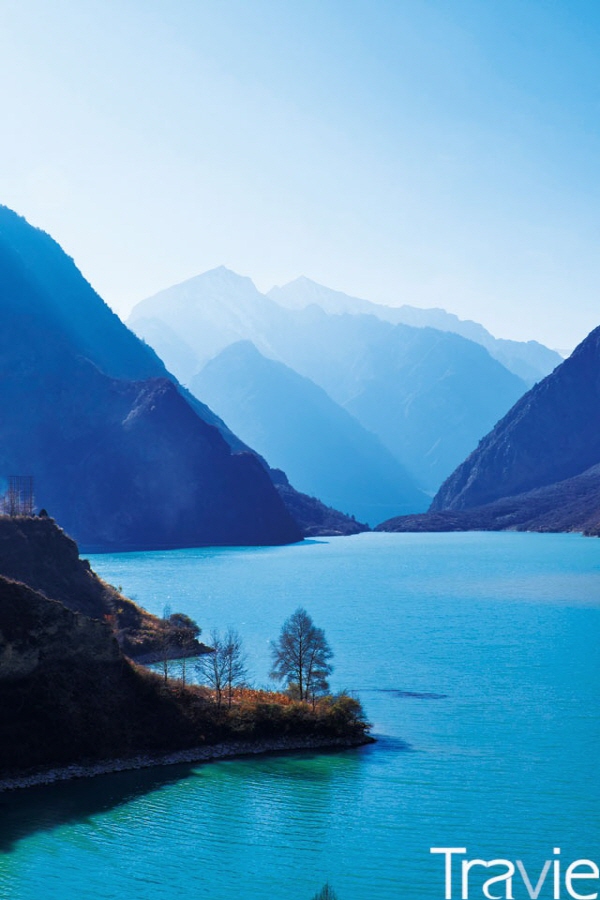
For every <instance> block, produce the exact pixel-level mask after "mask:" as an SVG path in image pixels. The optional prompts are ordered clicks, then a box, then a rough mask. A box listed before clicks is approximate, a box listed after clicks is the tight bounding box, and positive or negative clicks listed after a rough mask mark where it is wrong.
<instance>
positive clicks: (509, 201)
mask: <svg viewBox="0 0 600 900" xmlns="http://www.w3.org/2000/svg"><path fill="white" fill-rule="evenodd" d="M0 76H1V78H2V82H1V83H2V91H1V92H0V122H1V127H2V132H3V133H2V140H1V141H0V203H4V204H5V205H7V206H10V207H11V208H12V209H15V210H16V211H17V212H19V213H21V214H22V215H24V216H25V217H26V218H27V219H28V220H29V221H30V222H31V223H32V224H34V225H37V226H39V227H41V228H43V229H44V230H46V231H48V232H50V234H52V236H53V237H54V238H55V239H56V240H57V241H58V242H59V243H60V244H61V246H62V247H63V248H64V249H65V250H66V252H67V253H68V254H69V255H70V256H72V257H73V258H74V259H75V261H76V263H77V265H78V266H79V268H80V269H81V271H82V272H83V274H84V275H85V276H86V278H87V279H88V280H89V281H90V282H91V283H92V284H93V286H94V287H95V288H96V290H97V291H98V292H99V293H100V294H101V295H102V296H103V297H104V299H105V300H106V301H107V302H108V303H109V304H110V305H111V306H112V307H113V309H115V311H116V312H118V313H119V314H120V315H121V316H122V317H125V316H126V315H127V314H128V312H129V310H130V309H131V308H132V306H133V305H134V304H135V303H136V302H138V301H139V300H142V299H143V298H144V297H147V296H149V295H152V294H154V293H156V292H157V291H159V290H161V289H163V288H166V287H169V286H170V285H172V284H175V283H178V282H181V281H184V280H185V279H187V278H191V277H193V276H194V275H197V274H199V273H201V272H203V271H206V270H207V269H211V268H214V267H216V266H219V265H226V266H228V267H229V268H232V269H234V270H235V271H236V272H239V273H240V274H242V275H248V276H250V277H251V278H252V279H253V281H254V282H255V284H256V285H257V287H258V288H259V289H260V290H267V289H268V288H269V287H271V286H273V285H275V284H279V285H281V284H285V283H286V282H288V281H291V280H292V279H294V278H297V277H298V276H300V275H305V276H307V277H309V278H311V279H313V280H315V281H318V282H320V283H322V284H325V285H327V286H328V287H331V288H334V289H337V290H341V291H345V292H346V293H349V294H352V295H354V296H359V297H365V298H367V299H370V300H373V301H376V302H380V303H387V304H390V305H401V304H403V303H407V304H411V305H414V306H421V307H430V306H439V307H443V308H445V309H447V310H449V311H451V312H454V313H456V314H457V315H459V316H460V317H461V318H470V319H474V320H475V321H478V322H481V323H482V324H483V325H485V326H486V327H487V328H488V329H489V330H490V331H491V332H492V333H493V334H495V335H496V336H497V337H509V338H515V339H519V340H530V339H536V340H540V341H542V342H543V343H546V344H548V345H549V346H551V347H558V348H564V349H570V348H572V347H573V346H575V345H576V344H577V343H578V342H579V341H580V340H582V339H583V338H584V337H585V335H586V334H587V333H588V332H589V331H590V330H591V329H592V328H594V327H596V326H597V325H600V253H599V248H600V202H599V201H600V177H599V174H600V173H599V166H600V3H598V2H597V0H561V2H557V0H535V2H532V0H368V2H365V0H52V2H49V0H0Z"/></svg>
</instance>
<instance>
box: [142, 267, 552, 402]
mask: <svg viewBox="0 0 600 900" xmlns="http://www.w3.org/2000/svg"><path fill="white" fill-rule="evenodd" d="M267 296H268V297H270V298H271V299H272V300H275V301H276V302H277V303H279V304H280V305H281V306H284V307H286V308H287V309H295V310H299V309H305V308H306V307H307V306H310V305H311V304H316V305H317V306H320V307H321V308H322V309H323V310H325V312H328V313H334V314H336V315H340V314H342V313H353V314H363V315H372V316H377V318H379V319H383V320H385V321H386V322H392V324H394V325H397V324H403V325H412V326H413V327H416V328H436V329H438V330H439V331H451V332H453V333H455V334H460V335H461V336H462V337H465V338H468V340H470V341H475V342H476V343H478V344H481V345H482V347H485V348H486V350H487V351H488V352H489V353H490V355H491V356H493V357H494V359H497V360H498V361H499V362H500V363H502V365H503V366H506V368H507V369H508V370H509V371H511V372H513V373H514V374H515V375H518V376H519V378H522V379H523V381H525V382H526V383H527V384H528V385H533V384H534V383H535V382H536V381H539V380H540V378H544V377H545V376H546V375H548V374H549V373H550V372H551V371H552V370H553V369H555V368H556V366H558V365H560V363H561V362H562V357H561V356H560V355H559V354H558V353H557V352H556V351H555V350H550V349H549V348H548V347H545V346H544V345H543V344H540V343H538V342H537V341H526V342H523V341H509V340H504V339H502V338H495V337H493V335H491V334H490V333H489V331H487V330H486V329H485V328H484V327H483V326H482V325H479V324H478V323H477V322H471V321H469V320H463V319H459V318H458V316H455V315H453V314H452V313H448V312H446V310H444V309H419V308H418V307H416V306H398V307H396V306H384V305H383V304H379V303H372V302H371V301H370V300H361V299H360V298H359V297H351V296H349V295H348V294H344V293H343V292H342V291H334V290H331V289H330V288H327V287H324V286H323V285H321V284H317V283H316V282H315V281H311V280H310V279H309V278H305V277H301V278H297V279H296V280H295V281H291V282H290V283H289V284H286V285H283V287H274V288H272V289H271V290H270V291H268V292H267ZM150 343H152V342H150Z"/></svg>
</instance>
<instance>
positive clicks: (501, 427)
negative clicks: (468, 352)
mask: <svg viewBox="0 0 600 900" xmlns="http://www.w3.org/2000/svg"><path fill="white" fill-rule="evenodd" d="M599 409H600V328H596V329H595V330H594V331H592V332H591V334H590V335H588V337H587V338H586V339H585V340H584V341H583V342H582V343H581V344H580V345H579V346H578V347H577V348H576V349H575V350H574V352H573V354H572V355H571V356H570V358H569V359H567V360H565V361H564V362H563V363H562V365H561V366H559V367H558V368H557V369H556V370H555V371H554V372H553V373H552V374H551V375H549V376H548V377H547V378H545V379H544V380H543V381H541V382H540V383H539V384H537V385H535V386H534V387H533V388H532V389H531V390H530V391H529V392H528V393H527V394H525V396H524V397H522V398H521V399H520V400H519V401H518V402H517V403H516V404H515V405H514V406H513V408H512V409H511V410H510V411H509V412H508V413H507V414H506V415H505V416H504V417H503V418H502V420H501V421H500V422H498V424H497V425H496V426H495V427H494V428H493V429H492V430H491V431H490V433H489V434H488V435H486V436H485V437H484V438H483V440H481V441H480V443H479V445H478V447H477V449H476V450H474V451H473V453H471V454H470V456H469V457H468V458H467V459H466V460H465V461H464V462H463V463H462V464H461V465H460V466H459V467H458V468H457V469H456V470H455V472H453V473H452V475H451V476H450V477H449V478H448V479H447V480H446V481H445V483H444V484H443V485H442V487H441V488H440V490H439V491H438V493H437V495H436V497H435V498H434V500H433V503H432V505H431V510H430V512H429V513H427V514H425V515H423V516H414V517H409V518H408V519H402V518H399V519H393V520H392V521H391V522H386V523H384V524H383V525H382V526H381V528H382V529H383V530H392V531H400V530H401V531H404V530H407V531H413V530H434V531H438V530H442V531H444V530H470V529H479V528H482V529H488V530H489V529H492V530H497V529H504V528H511V529H519V530H525V529H527V530H536V531H586V532H588V533H592V534H597V533H598V532H599V531H600V428H599V427H598V410H599Z"/></svg>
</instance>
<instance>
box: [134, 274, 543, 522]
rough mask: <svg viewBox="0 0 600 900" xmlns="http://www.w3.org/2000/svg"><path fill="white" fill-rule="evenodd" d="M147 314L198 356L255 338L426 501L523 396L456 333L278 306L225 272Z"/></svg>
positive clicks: (140, 311) (517, 383) (200, 280)
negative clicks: (370, 439) (343, 415)
mask: <svg viewBox="0 0 600 900" xmlns="http://www.w3.org/2000/svg"><path fill="white" fill-rule="evenodd" d="M149 314H152V317H153V319H154V322H155V324H154V326H153V327H154V333H155V334H158V333H159V332H160V323H163V324H164V325H165V334H166V335H167V337H166V338H165V340H168V341H169V344H170V346H171V348H174V347H175V340H174V339H173V334H174V335H175V338H176V340H177V341H182V342H185V344H186V345H187V346H188V347H189V348H191V350H192V351H193V352H195V353H196V355H197V358H198V360H200V359H201V358H202V359H204V360H206V359H207V357H209V356H210V357H211V358H213V357H215V356H217V355H218V353H220V352H221V351H222V350H223V349H224V346H225V344H226V342H227V341H229V344H231V343H235V342H236V341H237V340H238V339H240V338H241V339H245V340H249V341H252V343H253V344H254V345H255V347H256V348H257V349H258V350H259V351H260V353H261V354H263V356H266V357H269V358H270V359H272V360H276V361H278V362H280V363H283V364H285V365H286V366H288V368H291V369H293V370H294V371H295V372H296V373H297V374H298V375H302V376H304V377H305V378H309V379H310V380H311V381H312V382H314V383H315V384H316V385H318V386H319V387H321V388H322V389H323V390H325V391H326V392H327V394H329V397H330V398H331V399H332V400H334V401H335V402H336V403H337V404H338V406H343V407H344V408H345V409H346V410H347V411H348V412H349V413H351V414H352V415H353V416H354V417H355V418H356V419H358V421H359V422H360V424H361V425H362V426H363V428H365V429H367V431H371V432H373V433H374V434H375V435H376V436H377V437H379V439H380V441H381V442H382V443H383V444H384V446H385V447H386V448H387V450H388V451H389V452H390V453H391V454H392V455H393V456H394V457H395V458H396V460H397V462H398V463H399V464H400V465H401V466H402V467H403V468H405V469H406V470H408V472H409V474H410V476H411V477H412V478H413V479H415V480H416V481H417V482H418V485H419V487H420V488H421V489H423V490H425V491H427V492H428V493H429V494H430V495H433V494H434V493H435V491H436V490H437V489H438V487H439V486H440V484H441V483H442V481H443V480H444V478H446V477H447V476H448V474H449V473H450V472H452V470H453V469H454V468H455V467H456V465H458V463H459V462H460V461H461V460H462V459H464V458H465V456H466V455H467V454H468V453H469V452H470V451H471V450H472V449H473V447H475V446H476V444H477V441H478V440H479V439H480V438H481V437H482V435H484V434H485V433H486V432H487V431H488V430H489V429H490V428H491V427H492V426H493V424H494V423H495V422H496V421H497V420H498V419H499V418H500V417H501V416H502V415H504V413H505V412H506V411H507V409H509V408H510V407H511V405H512V404H513V403H514V402H515V400H516V399H517V398H518V397H519V396H521V395H522V394H523V393H524V392H525V390H526V385H525V383H524V382H523V381H522V380H521V379H519V378H518V377H517V376H515V375H514V374H513V373H511V372H509V371H508V370H507V369H506V368H505V367H504V366H502V365H501V364H500V363H498V362H497V361H496V360H494V359H492V357H491V356H490V355H489V353H488V352H487V351H486V350H485V349H484V348H482V347H481V346H480V345H479V344H477V343H474V342H473V341H469V340H467V339H465V338H462V337H460V336H459V335H456V334H453V333H450V332H447V331H439V330H435V329H431V328H414V327H412V326H407V325H402V324H398V325H394V324H392V323H391V322H388V321H384V320H383V319H381V318H378V317H377V316H375V315H371V314H368V315H366V314H364V313H362V312H360V311H357V312H354V313H351V314H350V313H343V314H342V313H339V314H338V313H337V312H332V313H327V312H325V311H324V310H323V309H322V308H321V307H320V306H318V305H316V304H314V303H313V304H312V305H309V306H306V307H305V308H302V309H288V308H284V307H283V306H280V305H279V304H278V303H276V302H275V301H274V300H273V299H272V298H268V297H264V296H263V295H262V294H260V293H259V292H258V291H257V290H256V288H255V287H254V285H252V282H250V280H249V279H247V278H242V277H241V276H239V275H236V274H235V273H233V272H228V271H227V270H225V269H215V270H213V271H211V272H207V273H205V274H204V275H200V276H198V277H197V278H194V279H191V280H190V281H189V282H186V283H185V284H183V285H177V286H176V287H174V288H171V289H169V290H167V291H163V292H162V293H161V294H159V295H156V296H155V297H153V298H150V299H149V300H145V301H142V303H140V304H138V306H137V307H136V308H135V310H134V311H133V313H132V315H131V317H130V320H129V321H130V323H131V325H132V327H134V328H138V325H139V323H140V322H141V323H143V322H146V323H147V322H148V321H149V320H148V318H147V316H148V315H149ZM139 333H140V334H144V332H143V331H140V332H139ZM145 334H146V335H147V336H148V339H149V337H150V332H149V331H146V332H145ZM234 335H235V336H236V337H235V340H234V339H233V337H234ZM196 341H197V342H198V343H196ZM156 348H157V349H160V348H161V344H159V343H157V344H156ZM188 359H189V353H187V351H186V360H188ZM205 364H206V363H205ZM172 365H175V361H173V363H172ZM183 367H186V368H187V362H186V363H183V362H182V368H183ZM192 382H193V383H194V385H195V390H196V392H197V393H198V395H199V396H202V393H201V391H202V389H201V388H200V387H198V384H199V383H198V382H197V381H194V380H193V379H191V380H190V381H189V383H190V384H191V383H192ZM240 414H241V413H240ZM282 440H283V438H282ZM411 502H412V501H411ZM417 508H418V507H415V509H417Z"/></svg>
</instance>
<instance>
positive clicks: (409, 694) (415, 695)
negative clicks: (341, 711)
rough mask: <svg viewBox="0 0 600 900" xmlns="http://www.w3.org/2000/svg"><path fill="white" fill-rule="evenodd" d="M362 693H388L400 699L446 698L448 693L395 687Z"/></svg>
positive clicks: (373, 689)
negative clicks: (401, 689) (405, 689)
mask: <svg viewBox="0 0 600 900" xmlns="http://www.w3.org/2000/svg"><path fill="white" fill-rule="evenodd" d="M361 693H364V694H388V695H389V696H390V697H398V698H399V699H401V700H406V699H407V700H447V699H448V694H434V693H432V692H431V691H399V690H396V689H395V688H372V689H371V690H368V689H367V690H366V691H362V692H361Z"/></svg>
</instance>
